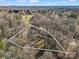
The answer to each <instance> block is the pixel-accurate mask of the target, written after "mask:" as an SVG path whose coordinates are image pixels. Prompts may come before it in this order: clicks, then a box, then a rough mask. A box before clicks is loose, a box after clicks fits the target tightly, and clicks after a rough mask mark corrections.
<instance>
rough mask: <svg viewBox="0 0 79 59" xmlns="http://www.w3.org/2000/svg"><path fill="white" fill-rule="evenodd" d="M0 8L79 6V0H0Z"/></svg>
mask: <svg viewBox="0 0 79 59" xmlns="http://www.w3.org/2000/svg"><path fill="white" fill-rule="evenodd" d="M0 6H79V0H0Z"/></svg>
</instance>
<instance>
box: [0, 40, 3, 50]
mask: <svg viewBox="0 0 79 59" xmlns="http://www.w3.org/2000/svg"><path fill="white" fill-rule="evenodd" d="M0 50H4V43H3V42H2V41H0Z"/></svg>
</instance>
